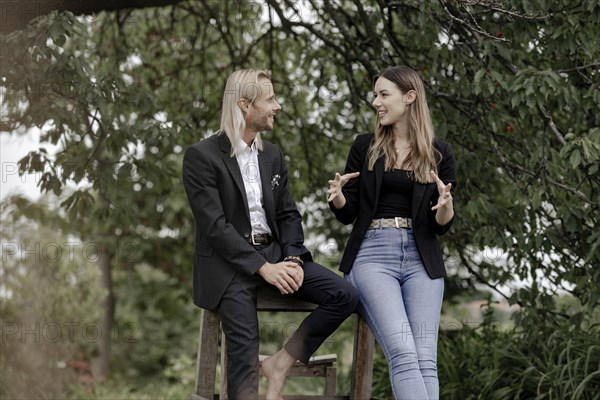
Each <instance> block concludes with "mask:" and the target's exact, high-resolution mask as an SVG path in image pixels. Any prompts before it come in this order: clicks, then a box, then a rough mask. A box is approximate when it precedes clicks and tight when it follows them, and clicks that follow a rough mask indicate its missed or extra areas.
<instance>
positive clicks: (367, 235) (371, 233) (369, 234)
mask: <svg viewBox="0 0 600 400" xmlns="http://www.w3.org/2000/svg"><path fill="white" fill-rule="evenodd" d="M377 231H379V229H369V230H367V232H366V233H365V236H363V240H365V239H370V238H372V237H373V236H375V234H376V233H377Z"/></svg>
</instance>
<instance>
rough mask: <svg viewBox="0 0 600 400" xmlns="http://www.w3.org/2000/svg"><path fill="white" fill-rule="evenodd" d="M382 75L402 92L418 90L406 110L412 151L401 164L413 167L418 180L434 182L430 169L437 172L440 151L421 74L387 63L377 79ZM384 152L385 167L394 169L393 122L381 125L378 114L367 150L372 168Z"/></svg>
mask: <svg viewBox="0 0 600 400" xmlns="http://www.w3.org/2000/svg"><path fill="white" fill-rule="evenodd" d="M380 77H383V78H385V79H387V80H389V81H390V82H392V83H394V84H395V85H396V86H398V88H399V89H400V91H401V92H402V94H406V93H408V92H409V91H410V90H414V91H415V92H416V99H415V101H413V102H412V103H411V104H410V105H408V106H407V110H406V111H407V118H408V141H409V145H410V151H409V153H408V155H407V156H406V158H405V159H404V163H403V165H402V168H404V169H408V170H411V171H412V175H413V178H414V179H415V180H416V181H417V182H421V183H426V182H433V178H432V177H431V174H430V173H429V171H431V170H433V171H435V172H436V173H437V163H436V153H437V155H438V156H439V155H440V154H439V152H438V151H437V150H436V149H435V147H434V146H433V141H434V139H435V135H434V132H433V124H432V123H431V116H430V115H429V107H428V106H427V98H426V97H425V87H424V86H423V81H422V80H421V77H420V76H419V74H418V73H417V72H416V71H414V70H413V69H411V68H408V67H387V68H386V69H384V70H383V71H381V73H380V74H379V75H377V76H376V77H375V80H377V79H378V78H380ZM382 155H384V156H385V170H386V171H391V170H393V169H394V166H395V165H396V152H395V151H394V134H393V128H392V126H391V125H388V126H382V125H381V124H380V123H379V118H376V122H375V140H374V141H373V143H372V144H371V147H370V148H369V153H368V167H369V170H373V167H374V166H375V162H376V161H377V159H379V157H381V156H382Z"/></svg>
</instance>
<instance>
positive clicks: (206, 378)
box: [188, 288, 375, 400]
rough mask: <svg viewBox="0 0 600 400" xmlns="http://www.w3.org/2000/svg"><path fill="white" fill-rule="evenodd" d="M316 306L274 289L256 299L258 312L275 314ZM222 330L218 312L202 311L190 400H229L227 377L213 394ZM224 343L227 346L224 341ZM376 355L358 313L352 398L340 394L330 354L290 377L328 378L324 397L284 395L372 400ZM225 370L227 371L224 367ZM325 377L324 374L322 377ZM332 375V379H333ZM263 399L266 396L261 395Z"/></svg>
mask: <svg viewBox="0 0 600 400" xmlns="http://www.w3.org/2000/svg"><path fill="white" fill-rule="evenodd" d="M316 307H317V305H315V304H312V303H308V302H304V301H300V300H296V299H294V298H293V297H288V296H281V295H279V294H278V293H277V292H275V291H273V290H268V289H266V288H263V289H260V290H259V292H258V298H257V310H258V311H276V312H301V311H312V310H314V309H315V308H316ZM220 336H221V329H220V326H219V316H218V314H217V313H216V312H215V311H206V310H202V316H201V322H200V338H199V343H198V359H197V375H196V388H195V391H194V393H192V394H190V395H189V397H188V400H213V399H214V400H217V399H219V400H225V399H226V398H227V395H226V393H227V380H226V378H225V376H226V374H224V373H223V374H222V375H223V378H222V379H221V384H220V387H221V390H220V391H221V393H224V395H223V396H219V395H218V394H215V393H214V388H215V381H216V372H217V358H218V350H219V349H218V348H219V337H220ZM222 343H225V341H224V340H222ZM224 347H225V346H224V345H223V344H222V346H221V365H222V366H225V365H226V361H225V360H226V357H225V351H224ZM374 352H375V339H374V338H373V335H372V334H371V331H370V330H369V327H368V326H367V324H366V322H365V321H364V320H363V319H362V318H361V317H360V316H359V315H358V314H356V323H355V335H354V350H353V360H352V372H351V375H352V382H351V389H350V394H349V395H337V394H336V393H335V391H336V388H335V386H336V384H335V382H336V381H337V377H336V376H335V375H336V374H337V368H336V367H335V359H337V357H334V356H331V355H328V356H325V358H320V359H319V358H316V357H315V358H314V359H313V363H312V365H311V364H310V363H309V364H308V365H306V366H304V365H302V364H301V363H298V364H297V365H295V366H294V367H292V370H290V374H289V376H325V378H326V390H325V394H324V395H296V396H287V395H286V396H284V398H285V399H286V400H310V399H319V400H370V399H371V383H372V380H373V354H374ZM223 370H225V368H223ZM315 374H316V375H315ZM321 374H323V375H321ZM332 374H333V376H332ZM261 398H264V396H261Z"/></svg>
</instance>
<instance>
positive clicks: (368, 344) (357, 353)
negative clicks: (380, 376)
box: [350, 314, 375, 400]
mask: <svg viewBox="0 0 600 400" xmlns="http://www.w3.org/2000/svg"><path fill="white" fill-rule="evenodd" d="M374 354H375V338H374V337H373V334H372V333H371V331H370V330H369V326H368V325H367V323H366V321H365V320H364V319H363V318H362V317H361V316H360V315H358V314H357V319H356V336H355V337H354V360H353V362H352V371H353V372H352V385H351V391H350V399H351V400H369V399H370V398H371V384H372V381H373V355H374Z"/></svg>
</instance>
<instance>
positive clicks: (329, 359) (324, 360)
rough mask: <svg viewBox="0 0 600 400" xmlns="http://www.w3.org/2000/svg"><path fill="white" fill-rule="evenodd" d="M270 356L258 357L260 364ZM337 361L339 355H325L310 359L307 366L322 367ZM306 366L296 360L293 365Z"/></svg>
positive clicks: (262, 355)
mask: <svg viewBox="0 0 600 400" xmlns="http://www.w3.org/2000/svg"><path fill="white" fill-rule="evenodd" d="M269 357H270V356H267V355H264V354H261V355H259V356H258V361H259V363H262V362H263V361H264V360H266V359H267V358H269ZM336 361H337V354H323V355H320V356H312V357H311V358H309V359H308V363H307V364H306V365H321V364H332V363H334V362H336ZM298 365H304V364H302V363H301V362H300V361H298V360H296V363H295V364H294V365H293V366H294V367H295V366H298Z"/></svg>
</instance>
